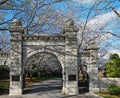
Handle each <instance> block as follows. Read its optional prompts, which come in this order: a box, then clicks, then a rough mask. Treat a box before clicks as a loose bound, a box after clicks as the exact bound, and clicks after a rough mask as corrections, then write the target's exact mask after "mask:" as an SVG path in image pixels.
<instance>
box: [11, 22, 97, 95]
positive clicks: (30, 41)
mask: <svg viewBox="0 0 120 98" xmlns="http://www.w3.org/2000/svg"><path fill="white" fill-rule="evenodd" d="M9 31H10V33H11V39H10V42H11V49H10V60H11V62H10V68H11V70H10V91H9V94H10V95H21V94H22V92H23V75H24V70H23V68H24V66H25V62H26V60H27V58H28V57H29V56H31V55H33V54H35V53H38V52H48V53H51V54H54V55H55V56H56V57H57V58H58V60H59V61H60V62H61V65H62V68H63V73H62V74H63V89H62V93H64V94H68V95H75V94H78V93H79V91H78V60H79V58H78V55H79V54H78V53H79V50H78V40H77V32H78V28H77V27H76V26H75V25H74V22H73V21H71V20H70V21H67V23H66V24H65V28H64V30H63V33H62V34H38V35H35V34H33V35H30V34H24V29H23V27H22V23H21V22H20V21H19V20H14V21H13V23H12V25H11V26H10V28H9ZM90 44H91V46H92V47H88V48H87V49H86V50H85V52H82V53H81V54H82V55H83V56H82V55H80V56H81V58H85V61H86V63H87V66H89V68H88V71H87V72H88V74H89V77H90V81H89V86H90V88H89V90H90V91H92V92H98V91H99V89H98V76H97V75H96V73H97V71H98V70H97V66H96V61H97V50H98V47H96V46H94V43H93V42H91V43H90Z"/></svg>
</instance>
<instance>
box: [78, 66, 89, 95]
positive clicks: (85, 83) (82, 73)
mask: <svg viewBox="0 0 120 98" xmlns="http://www.w3.org/2000/svg"><path fill="white" fill-rule="evenodd" d="M78 74H79V75H78V87H79V94H80V93H85V92H89V73H88V72H87V65H82V66H79V71H78Z"/></svg>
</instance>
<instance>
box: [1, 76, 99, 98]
mask: <svg viewBox="0 0 120 98" xmlns="http://www.w3.org/2000/svg"><path fill="white" fill-rule="evenodd" d="M60 85H61V80H60V79H59V78H55V79H51V80H47V81H44V82H42V83H35V84H33V85H30V86H29V87H27V88H26V90H25V93H24V94H23V95H21V96H9V95H2V96H0V98H100V97H99V96H96V95H95V94H92V93H85V94H80V95H74V96H73V95H63V94H61V86H60Z"/></svg>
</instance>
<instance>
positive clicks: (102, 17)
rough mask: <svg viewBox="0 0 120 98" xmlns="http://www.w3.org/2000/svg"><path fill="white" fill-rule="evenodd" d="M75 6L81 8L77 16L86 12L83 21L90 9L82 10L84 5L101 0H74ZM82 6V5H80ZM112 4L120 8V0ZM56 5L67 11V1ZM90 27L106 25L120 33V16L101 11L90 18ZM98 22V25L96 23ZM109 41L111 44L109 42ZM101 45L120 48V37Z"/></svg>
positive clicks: (86, 6) (109, 29) (8, 15)
mask: <svg viewBox="0 0 120 98" xmlns="http://www.w3.org/2000/svg"><path fill="white" fill-rule="evenodd" d="M74 1H75V2H74V3H73V5H72V6H73V8H74V7H78V8H79V9H80V10H79V11H78V13H76V16H79V15H80V14H84V15H85V16H83V17H81V19H82V20H83V21H85V19H86V16H87V14H85V13H87V12H88V10H86V11H83V12H82V11H81V8H82V7H85V8H88V7H90V6H92V5H93V4H94V2H95V1H99V0H74ZM105 4H106V3H102V4H101V5H99V6H98V8H102V7H103V6H104V5H105ZM80 6H82V7H80ZM112 6H113V7H115V8H116V9H117V10H120V1H119V0H116V2H114V3H112ZM54 7H55V8H56V9H60V10H61V11H64V12H65V11H66V9H67V7H66V6H65V3H61V4H55V5H54ZM12 15H13V13H12V12H9V13H7V14H6V18H5V19H6V20H8V19H10V18H11V17H12ZM93 15H94V12H92V13H91V14H90V17H92V16H93ZM89 23H90V24H91V25H90V28H93V29H96V28H97V29H98V28H99V26H102V25H106V27H105V28H104V31H111V32H112V33H115V34H118V35H120V18H117V16H116V15H115V14H114V12H113V11H112V10H102V11H100V12H99V15H97V16H96V17H94V18H92V19H90V20H89ZM96 23H97V24H98V23H99V24H98V25H96ZM108 43H109V44H108ZM100 46H101V47H107V48H106V49H114V48H116V49H119V46H120V38H117V37H114V36H111V37H110V38H109V39H107V40H105V41H104V42H102V43H101V44H100Z"/></svg>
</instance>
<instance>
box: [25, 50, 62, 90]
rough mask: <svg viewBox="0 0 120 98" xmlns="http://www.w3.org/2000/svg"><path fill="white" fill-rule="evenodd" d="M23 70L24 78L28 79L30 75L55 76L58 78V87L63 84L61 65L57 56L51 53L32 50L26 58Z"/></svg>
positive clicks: (39, 77) (38, 76)
mask: <svg viewBox="0 0 120 98" xmlns="http://www.w3.org/2000/svg"><path fill="white" fill-rule="evenodd" d="M24 70H25V77H26V78H28V77H29V79H30V78H31V76H33V77H36V78H38V79H41V78H43V77H45V78H57V79H59V80H60V82H59V83H60V84H59V89H60V88H61V87H62V85H63V83H62V80H63V79H62V78H63V75H62V73H63V72H62V71H63V67H62V64H61V62H60V61H59V59H58V57H57V56H56V55H55V54H53V53H49V52H34V53H33V54H31V55H29V57H28V58H27V59H26V63H25V66H24ZM31 79H32V78H31Z"/></svg>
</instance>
